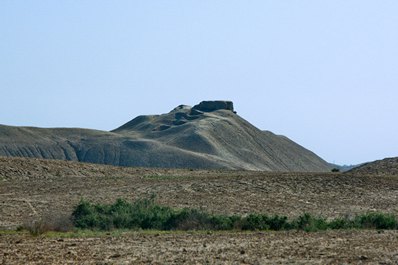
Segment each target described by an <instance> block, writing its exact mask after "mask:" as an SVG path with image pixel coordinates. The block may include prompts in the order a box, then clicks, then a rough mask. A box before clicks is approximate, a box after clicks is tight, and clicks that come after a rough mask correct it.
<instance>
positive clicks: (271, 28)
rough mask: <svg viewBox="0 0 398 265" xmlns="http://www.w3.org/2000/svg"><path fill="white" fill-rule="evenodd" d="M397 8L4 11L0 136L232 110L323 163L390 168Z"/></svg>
mask: <svg viewBox="0 0 398 265" xmlns="http://www.w3.org/2000/svg"><path fill="white" fill-rule="evenodd" d="M397 14H398V1H397V0H391V1H389V0H383V1H374V0H372V1H367V0H357V1H354V0H329V1H326V0H322V1H320V0H312V1H310V0H290V1H288V0H286V1H283V0H274V1H266V0H259V1H251V0H241V1H233V0H227V1H215V0H208V1H205V0H196V1H189V0H180V1H172V0H167V1H166V0H163V1H160V0H159V1H149V0H142V1H133V0H129V1H99V0H95V1H88V0H83V1H61V0H57V1H53V0H51V1H29V0H24V1H17V0H2V1H0V92H1V98H0V99H1V104H0V123H1V124H7V125H29V126H39V127H61V126H62V127H85V128H95V129H102V130H111V129H114V128H116V127H118V126H119V125H121V124H123V123H125V122H127V121H129V120H130V119H132V118H134V117H135V116H137V115H140V114H158V113H165V112H168V111H169V110H171V109H172V108H174V107H175V106H177V105H179V104H187V105H194V104H196V103H198V102H199V101H201V100H206V99H229V100H232V101H233V102H234V104H235V108H236V110H237V111H238V114H239V115H241V116H242V117H243V118H245V119H247V120H248V121H250V122H251V123H252V124H254V125H255V126H257V127H258V128H260V129H263V130H270V131H272V132H274V133H277V134H283V135H286V136H288V137H289V138H291V139H292V140H294V141H296V142H298V143H299V144H301V145H303V146H305V147H306V148H308V149H310V150H312V151H314V152H315V153H317V154H318V155H320V156H321V157H323V158H324V159H326V160H328V161H329V162H336V163H340V164H351V163H359V162H365V161H370V160H375V159H381V158H384V157H387V156H398V122H397V114H398V104H397V101H398V15H397Z"/></svg>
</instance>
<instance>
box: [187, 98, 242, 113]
mask: <svg viewBox="0 0 398 265" xmlns="http://www.w3.org/2000/svg"><path fill="white" fill-rule="evenodd" d="M192 110H199V111H203V112H212V111H216V110H230V111H232V112H234V103H232V101H226V100H213V101H202V102H200V103H199V104H198V105H195V106H193V108H192Z"/></svg>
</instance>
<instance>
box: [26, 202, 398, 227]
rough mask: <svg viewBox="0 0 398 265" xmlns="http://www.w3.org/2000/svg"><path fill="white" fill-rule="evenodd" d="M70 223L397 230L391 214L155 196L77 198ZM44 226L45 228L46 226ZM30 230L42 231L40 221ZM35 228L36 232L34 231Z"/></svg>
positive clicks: (85, 224)
mask: <svg viewBox="0 0 398 265" xmlns="http://www.w3.org/2000/svg"><path fill="white" fill-rule="evenodd" d="M72 217H73V224H74V225H75V226H76V227H77V228H83V229H100V230H111V229H114V228H116V229H157V230H232V229H239V230H288V229H297V230H304V231H319V230H327V229H350V228H373V229H397V228H398V222H397V219H396V218H395V217H394V216H393V215H391V214H383V213H368V214H363V215H359V216H357V217H355V218H353V219H348V218H336V219H334V220H331V221H327V220H326V219H325V218H323V217H314V216H312V215H310V214H308V213H305V214H303V215H300V216H298V217H297V218H295V219H293V220H291V221H289V220H288V218H287V217H286V216H278V215H274V216H268V215H265V214H254V213H253V214H249V215H247V216H245V217H242V216H239V215H231V216H229V215H214V214H209V213H206V212H204V211H201V210H198V209H188V208H184V209H180V210H176V209H172V208H170V207H167V206H161V205H158V204H156V203H155V201H154V198H151V199H141V200H137V201H135V202H131V203H130V202H127V201H126V200H123V199H118V200H117V201H116V202H115V203H114V204H111V205H103V204H92V203H90V202H87V201H84V200H82V201H80V203H79V204H78V205H77V206H76V207H75V209H74V211H73V214H72ZM46 229H47V228H46ZM31 230H32V233H40V232H39V231H41V230H44V228H43V229H42V228H41V225H40V224H39V223H37V224H36V223H35V226H34V227H33V228H32V229H31ZM36 230H38V232H36Z"/></svg>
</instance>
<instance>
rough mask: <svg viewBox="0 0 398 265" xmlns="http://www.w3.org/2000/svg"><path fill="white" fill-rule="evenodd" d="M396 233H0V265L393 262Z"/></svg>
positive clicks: (397, 242)
mask: <svg viewBox="0 0 398 265" xmlns="http://www.w3.org/2000/svg"><path fill="white" fill-rule="evenodd" d="M397 246H398V232H397V231H384V232H377V231H337V232H336V231H329V232H317V233H305V232H294V231H290V232H251V233H238V232H228V233H225V232H223V233H213V234H206V233H198V232H196V233H188V232H185V233H167V234H163V233H160V234H154V233H152V234H148V233H144V232H141V233H139V232H136V233H130V234H128V235H124V236H118V237H111V236H108V237H107V236H104V237H92V238H65V239H63V238H48V237H46V238H42V237H39V238H32V237H29V236H24V235H17V236H16V235H12V236H11V235H0V264H143V263H148V264H287V263H289V264H353V263H354V264H364V263H366V264H398V248H397Z"/></svg>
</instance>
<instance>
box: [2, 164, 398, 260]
mask: <svg viewBox="0 0 398 265" xmlns="http://www.w3.org/2000/svg"><path fill="white" fill-rule="evenodd" d="M152 194H155V195H156V201H157V202H159V203H161V204H164V205H169V206H172V207H179V208H182V207H193V208H202V209H204V210H206V211H208V212H212V213H226V214H233V213H239V214H246V213H250V212H261V213H268V214H280V215H286V216H289V217H294V216H297V215H300V214H302V213H304V212H308V213H311V214H314V215H322V216H325V217H330V218H333V217H337V216H353V215H355V214H359V213H365V212H369V211H382V212H387V213H393V214H394V215H396V216H398V176H397V175H388V174H387V175H382V176H381V175H377V176H373V175H363V174H344V173H269V172H253V171H220V170H189V169H186V170H183V169H181V170H172V169H146V168H127V167H111V166H104V165H93V164H84V163H77V162H65V161H51V160H39V159H23V158H0V229H2V230H12V229H15V228H16V227H18V226H19V225H21V224H22V223H23V222H24V221H26V220H28V219H29V218H35V217H38V216H44V215H48V214H54V215H55V214H58V213H67V214H68V213H70V212H71V210H72V208H73V206H74V205H75V204H76V203H77V202H78V201H79V200H80V199H82V198H85V199H88V200H90V201H95V202H113V201H114V200H115V199H116V198H126V199H128V200H134V199H136V198H143V197H149V196H151V195H152ZM145 263H149V264H183V263H187V264H206V263H208V264H275V263H280V264H281V263H282V264H285V263H293V264H325V263H332V264H349V263H358V264H363V263H371V264H372V263H373V264H398V232H397V231H374V230H361V231H355V230H353V231H351V230H350V231H326V232H316V233H305V232H295V231H289V232H251V233H240V232H220V233H218V232H213V233H205V232H175V233H162V232H159V233H157V232H154V233H149V232H145V231H142V232H139V231H138V232H129V233H126V234H124V235H121V236H112V234H109V235H105V236H93V237H85V238H61V237H59V238H53V237H48V236H40V237H32V236H30V235H27V234H24V233H16V234H15V233H6V232H3V233H1V234H0V264H145Z"/></svg>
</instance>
